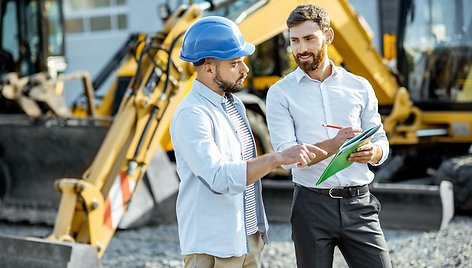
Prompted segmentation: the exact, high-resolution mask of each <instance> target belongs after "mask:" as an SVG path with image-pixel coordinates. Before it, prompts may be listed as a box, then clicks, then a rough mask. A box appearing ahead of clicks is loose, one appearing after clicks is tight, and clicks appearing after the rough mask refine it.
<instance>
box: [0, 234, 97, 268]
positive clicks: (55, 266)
mask: <svg viewBox="0 0 472 268" xmlns="http://www.w3.org/2000/svg"><path fill="white" fill-rule="evenodd" d="M0 248H1V249H2V250H0V263H1V264H2V267H6V268H10V267H11V268H30V267H35V268H65V267H67V268H99V267H102V266H101V263H100V260H99V259H98V255H97V250H96V249H95V248H94V247H92V246H90V245H87V244H80V243H68V242H57V241H49V240H44V239H38V238H23V237H14V236H0Z"/></svg>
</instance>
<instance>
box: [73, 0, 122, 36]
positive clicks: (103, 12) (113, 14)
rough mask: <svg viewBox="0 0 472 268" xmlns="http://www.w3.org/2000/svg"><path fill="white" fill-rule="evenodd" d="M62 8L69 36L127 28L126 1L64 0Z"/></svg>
mask: <svg viewBox="0 0 472 268" xmlns="http://www.w3.org/2000/svg"><path fill="white" fill-rule="evenodd" d="M64 7H65V8H64V9H65V17H66V19H65V21H66V32H67V33H69V34H71V33H72V34H74V33H92V32H102V31H122V30H126V29H127V28H128V15H127V11H128V10H127V7H126V0H65V2H64Z"/></svg>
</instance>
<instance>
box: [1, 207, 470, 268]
mask: <svg viewBox="0 0 472 268" xmlns="http://www.w3.org/2000/svg"><path fill="white" fill-rule="evenodd" d="M51 230H52V227H50V226H41V225H29V224H10V223H6V222H0V234H1V235H15V236H33V237H44V236H47V235H48V234H49V232H51ZM384 231H385V236H386V239H387V243H388V247H389V250H390V256H391V259H392V262H393V267H472V217H465V216H455V217H454V218H453V220H452V221H451V222H450V224H449V225H448V226H447V227H446V228H444V229H443V230H440V231H430V232H419V231H411V230H393V229H385V230H384ZM269 239H270V244H269V245H268V246H266V247H265V249H264V252H263V265H264V266H263V267H264V268H290V267H296V264H295V254H294V249H293V244H292V241H291V240H290V224H288V223H271V224H270V233H269ZM102 263H103V267H105V268H106V267H110V268H112V267H113V268H117V267H123V268H133V267H140V268H142V267H146V268H166V267H182V261H181V255H180V249H179V243H178V233H177V224H176V223H171V224H166V225H160V226H152V227H142V228H139V229H133V230H120V231H118V232H117V233H116V235H115V236H114V237H113V239H112V241H111V244H110V245H109V247H108V248H107V250H106V252H105V255H104V257H103V259H102ZM333 267H336V268H344V267H348V266H347V265H346V263H345V261H344V259H343V257H342V255H341V254H340V252H339V251H336V254H335V261H334V264H333Z"/></svg>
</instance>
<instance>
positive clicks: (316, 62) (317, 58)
mask: <svg viewBox="0 0 472 268" xmlns="http://www.w3.org/2000/svg"><path fill="white" fill-rule="evenodd" d="M325 47H326V41H323V45H322V46H321V49H320V50H319V51H318V52H317V53H316V54H314V53H312V52H308V51H307V52H303V53H297V54H296V55H295V56H294V58H295V62H296V63H297V64H298V66H299V67H300V69H302V70H303V71H305V73H309V72H311V71H315V70H317V69H318V68H319V67H320V65H321V63H322V62H323V61H324V59H325V53H324V52H325ZM309 55H311V57H312V58H313V61H311V62H310V61H305V62H300V60H299V59H298V58H299V57H301V56H309Z"/></svg>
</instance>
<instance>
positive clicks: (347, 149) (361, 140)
mask: <svg viewBox="0 0 472 268" xmlns="http://www.w3.org/2000/svg"><path fill="white" fill-rule="evenodd" d="M379 128H380V125H375V126H372V127H370V128H368V129H366V130H364V131H363V132H362V133H360V134H359V135H357V136H355V137H354V138H352V139H349V140H347V141H346V142H344V143H343V145H341V147H339V150H338V151H337V152H336V154H335V155H334V157H333V158H332V159H331V161H330V162H329V164H328V166H327V167H326V169H325V170H324V171H323V174H321V176H320V178H319V179H318V181H317V182H316V185H319V184H320V183H322V182H324V181H325V180H327V179H328V178H329V177H331V176H333V175H334V174H336V173H337V172H339V171H341V170H343V169H345V168H347V167H349V166H350V165H352V162H349V161H347V158H348V157H349V155H350V154H352V153H353V152H355V151H356V150H357V148H359V147H361V146H362V145H365V144H367V143H368V142H369V141H370V139H371V138H372V135H374V133H375V132H377V130H379Z"/></svg>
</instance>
